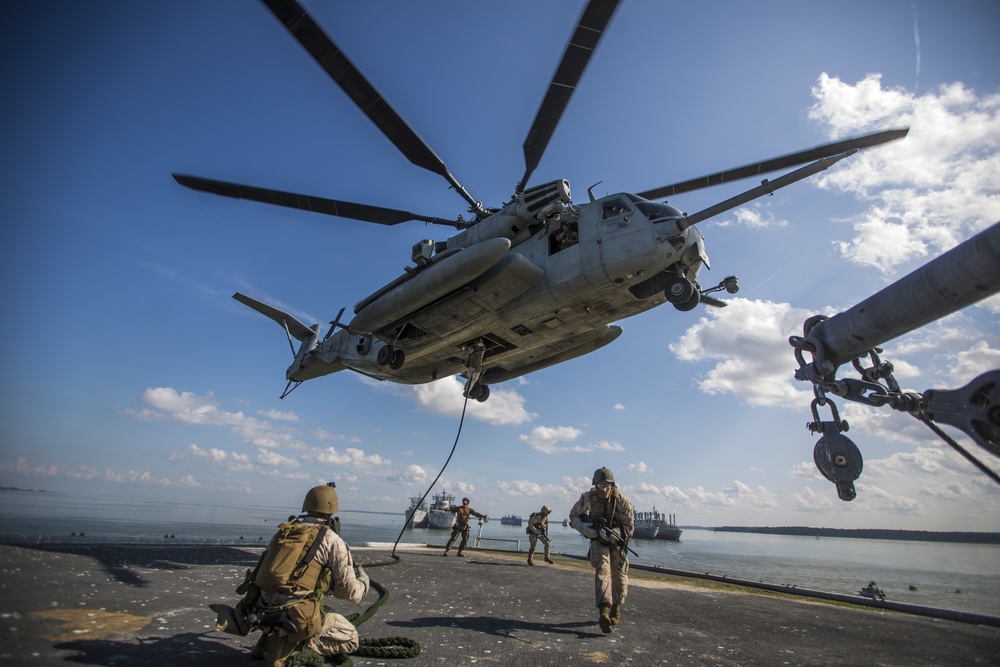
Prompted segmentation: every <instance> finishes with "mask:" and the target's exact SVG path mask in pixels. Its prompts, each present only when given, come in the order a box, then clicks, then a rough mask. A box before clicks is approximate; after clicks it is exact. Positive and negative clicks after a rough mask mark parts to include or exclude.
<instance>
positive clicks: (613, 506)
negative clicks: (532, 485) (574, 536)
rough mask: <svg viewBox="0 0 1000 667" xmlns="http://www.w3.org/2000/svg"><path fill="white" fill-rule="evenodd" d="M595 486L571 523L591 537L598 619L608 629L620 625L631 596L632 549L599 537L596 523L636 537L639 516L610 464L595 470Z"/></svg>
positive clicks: (575, 507) (580, 502)
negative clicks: (630, 551) (629, 554)
mask: <svg viewBox="0 0 1000 667" xmlns="http://www.w3.org/2000/svg"><path fill="white" fill-rule="evenodd" d="M593 483H594V488H593V489H591V490H590V491H585V492H584V493H583V495H581V496H580V499H579V500H578V501H576V504H575V505H573V509H571V510H570V511H569V520H570V525H572V526H573V527H574V528H576V529H577V530H578V531H579V532H580V533H581V534H582V535H583V536H584V537H588V538H590V551H589V556H590V564H591V565H593V566H594V569H595V570H596V571H595V574H594V592H595V597H596V599H597V609H598V612H599V616H598V623H599V624H600V626H601V630H602V631H603V632H604V633H609V632H611V627H612V626H614V625H618V621H619V620H620V619H621V609H622V605H623V604H625V598H626V597H627V596H628V553H627V552H626V550H625V549H624V548H623V547H622V546H620V545H619V544H617V543H609V542H607V541H605V540H602V539H600V538H599V536H598V533H597V530H595V528H594V525H595V524H596V523H598V522H603V523H604V524H605V525H607V526H608V527H609V528H610V529H611V530H612V531H613V532H614V533H616V534H617V535H619V536H620V537H621V538H623V539H625V540H626V541H627V540H630V539H632V533H633V532H634V530H635V519H634V517H633V516H632V503H631V502H629V500H628V498H626V497H625V496H623V495H622V494H621V493H620V492H619V491H618V487H617V486H615V477H614V475H613V474H612V472H611V471H610V470H608V469H607V468H599V469H598V470H596V471H594V478H593Z"/></svg>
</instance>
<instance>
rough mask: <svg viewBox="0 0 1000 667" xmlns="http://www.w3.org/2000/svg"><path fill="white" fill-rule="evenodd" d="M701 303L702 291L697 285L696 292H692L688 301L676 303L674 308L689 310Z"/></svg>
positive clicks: (682, 310)
mask: <svg viewBox="0 0 1000 667" xmlns="http://www.w3.org/2000/svg"><path fill="white" fill-rule="evenodd" d="M699 303H701V291H700V290H699V289H698V288H697V287H696V288H695V290H694V294H692V295H691V297H690V298H689V299H688V300H687V301H685V302H684V303H675V304H674V308H676V309H677V310H679V311H681V312H687V311H689V310H693V309H694V307H695V306H697V305H698V304H699Z"/></svg>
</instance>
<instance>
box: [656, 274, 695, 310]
mask: <svg viewBox="0 0 1000 667" xmlns="http://www.w3.org/2000/svg"><path fill="white" fill-rule="evenodd" d="M697 291H698V290H697V289H696V288H695V286H694V283H692V282H691V281H690V280H688V279H687V278H685V277H684V276H676V277H674V278H671V279H670V280H669V281H668V282H667V286H666V288H665V289H664V290H663V293H664V295H665V296H666V297H667V301H669V302H670V303H672V304H674V305H675V306H677V305H678V304H681V305H686V304H687V302H688V301H690V300H691V295H692V294H695V293H696V292H697ZM693 307H694V306H692V308H693ZM682 310H683V309H682ZM687 310H690V308H688V309H687Z"/></svg>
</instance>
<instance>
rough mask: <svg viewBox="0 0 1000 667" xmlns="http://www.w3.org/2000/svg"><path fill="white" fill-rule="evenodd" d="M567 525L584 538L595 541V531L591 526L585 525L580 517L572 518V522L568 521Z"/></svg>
mask: <svg viewBox="0 0 1000 667" xmlns="http://www.w3.org/2000/svg"><path fill="white" fill-rule="evenodd" d="M569 525H570V526H572V527H573V528H575V529H576V530H577V531H578V532H579V533H580V534H581V535H583V536H584V537H586V538H588V539H591V540H594V539H597V531H596V530H594V529H593V528H592V527H591V526H588V525H587V524H585V523H584V522H583V519H581V518H580V517H578V516H577V517H573V520H572V521H570V523H569Z"/></svg>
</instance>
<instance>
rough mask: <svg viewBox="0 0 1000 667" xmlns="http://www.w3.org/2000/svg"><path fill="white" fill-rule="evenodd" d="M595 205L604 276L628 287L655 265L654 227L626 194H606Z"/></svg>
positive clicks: (598, 244) (598, 242)
mask: <svg viewBox="0 0 1000 667" xmlns="http://www.w3.org/2000/svg"><path fill="white" fill-rule="evenodd" d="M593 206H594V207H595V209H596V211H595V212H598V213H599V220H598V222H597V225H596V229H597V246H598V248H599V251H600V258H601V265H602V267H603V272H604V276H605V279H606V280H610V281H611V282H612V283H613V284H615V285H622V286H624V287H628V286H629V285H630V284H632V283H633V282H634V281H636V280H637V278H638V277H641V276H642V275H643V274H644V273H645V272H646V271H647V269H650V268H652V267H651V263H652V260H653V257H654V256H655V253H656V240H655V236H654V230H653V226H652V225H651V224H650V223H649V222H648V221H647V220H646V218H645V217H644V216H643V215H642V214H641V213H640V212H639V211H637V210H636V208H635V204H633V203H632V202H631V201H629V200H628V198H627V197H625V196H624V195H612V196H610V197H605V198H604V199H600V200H598V201H597V202H595V203H594V204H593Z"/></svg>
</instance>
